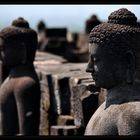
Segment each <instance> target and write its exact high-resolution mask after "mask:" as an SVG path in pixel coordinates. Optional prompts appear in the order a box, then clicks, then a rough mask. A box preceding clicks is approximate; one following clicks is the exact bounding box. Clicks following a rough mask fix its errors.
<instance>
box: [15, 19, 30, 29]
mask: <svg viewBox="0 0 140 140" xmlns="http://www.w3.org/2000/svg"><path fill="white" fill-rule="evenodd" d="M12 26H15V27H23V28H30V27H29V23H28V22H27V21H26V20H25V19H24V18H23V17H19V18H18V19H15V20H14V21H13V22H12Z"/></svg>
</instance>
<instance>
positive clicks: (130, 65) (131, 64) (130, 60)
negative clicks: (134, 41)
mask: <svg viewBox="0 0 140 140" xmlns="http://www.w3.org/2000/svg"><path fill="white" fill-rule="evenodd" d="M126 62H127V75H126V82H127V83H128V84H133V80H134V74H135V56H134V54H133V52H132V51H128V52H127V53H126Z"/></svg>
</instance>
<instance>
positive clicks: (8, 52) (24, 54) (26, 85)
mask: <svg viewBox="0 0 140 140" xmlns="http://www.w3.org/2000/svg"><path fill="white" fill-rule="evenodd" d="M36 47H37V34H36V32H35V31H34V30H32V29H31V28H30V27H29V24H28V22H27V21H26V20H24V19H23V18H21V17H20V18H18V19H16V20H14V21H13V22H12V26H10V27H7V28H5V29H3V30H2V31H1V32H0V50H1V52H0V53H1V59H2V61H3V65H5V66H7V67H8V68H9V69H10V72H9V75H8V77H7V78H6V79H5V81H4V82H3V83H2V85H1V87H0V114H1V135H38V134H39V120H40V93H41V92H40V85H39V80H38V77H37V74H36V72H35V68H34V66H33V61H34V57H35V52H36Z"/></svg>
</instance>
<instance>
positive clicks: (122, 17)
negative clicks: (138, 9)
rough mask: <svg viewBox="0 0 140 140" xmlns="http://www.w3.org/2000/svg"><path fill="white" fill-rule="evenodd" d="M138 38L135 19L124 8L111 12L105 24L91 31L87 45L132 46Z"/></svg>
mask: <svg viewBox="0 0 140 140" xmlns="http://www.w3.org/2000/svg"><path fill="white" fill-rule="evenodd" d="M138 38H139V39H140V28H139V26H138V25H137V17H136V16H135V15H134V14H133V13H132V12H130V11H128V10H127V9H126V8H122V9H119V10H117V11H115V12H112V13H111V14H110V16H109V17H108V21H107V22H106V23H102V24H99V25H97V26H95V27H94V28H93V29H92V30H91V32H90V34H89V43H97V44H98V45H100V46H106V45H108V47H109V46H112V45H120V44H127V45H128V46H132V45H134V44H133V43H132V42H134V43H136V42H135V41H138ZM122 46H123V45H122ZM125 46H126V45H125ZM136 46H138V45H136Z"/></svg>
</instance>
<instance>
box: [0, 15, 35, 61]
mask: <svg viewBox="0 0 140 140" xmlns="http://www.w3.org/2000/svg"><path fill="white" fill-rule="evenodd" d="M0 38H1V39H2V42H3V45H2V46H3V47H7V46H10V47H14V46H19V47H22V46H23V44H24V46H26V48H27V59H30V60H31V61H33V60H34V56H35V51H36V48H37V33H36V31H35V30H33V29H31V28H30V26H29V23H28V21H26V20H25V19H24V18H22V17H19V18H17V19H15V20H13V22H12V23H11V26H9V27H6V28H4V29H2V30H1V31H0Z"/></svg>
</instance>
